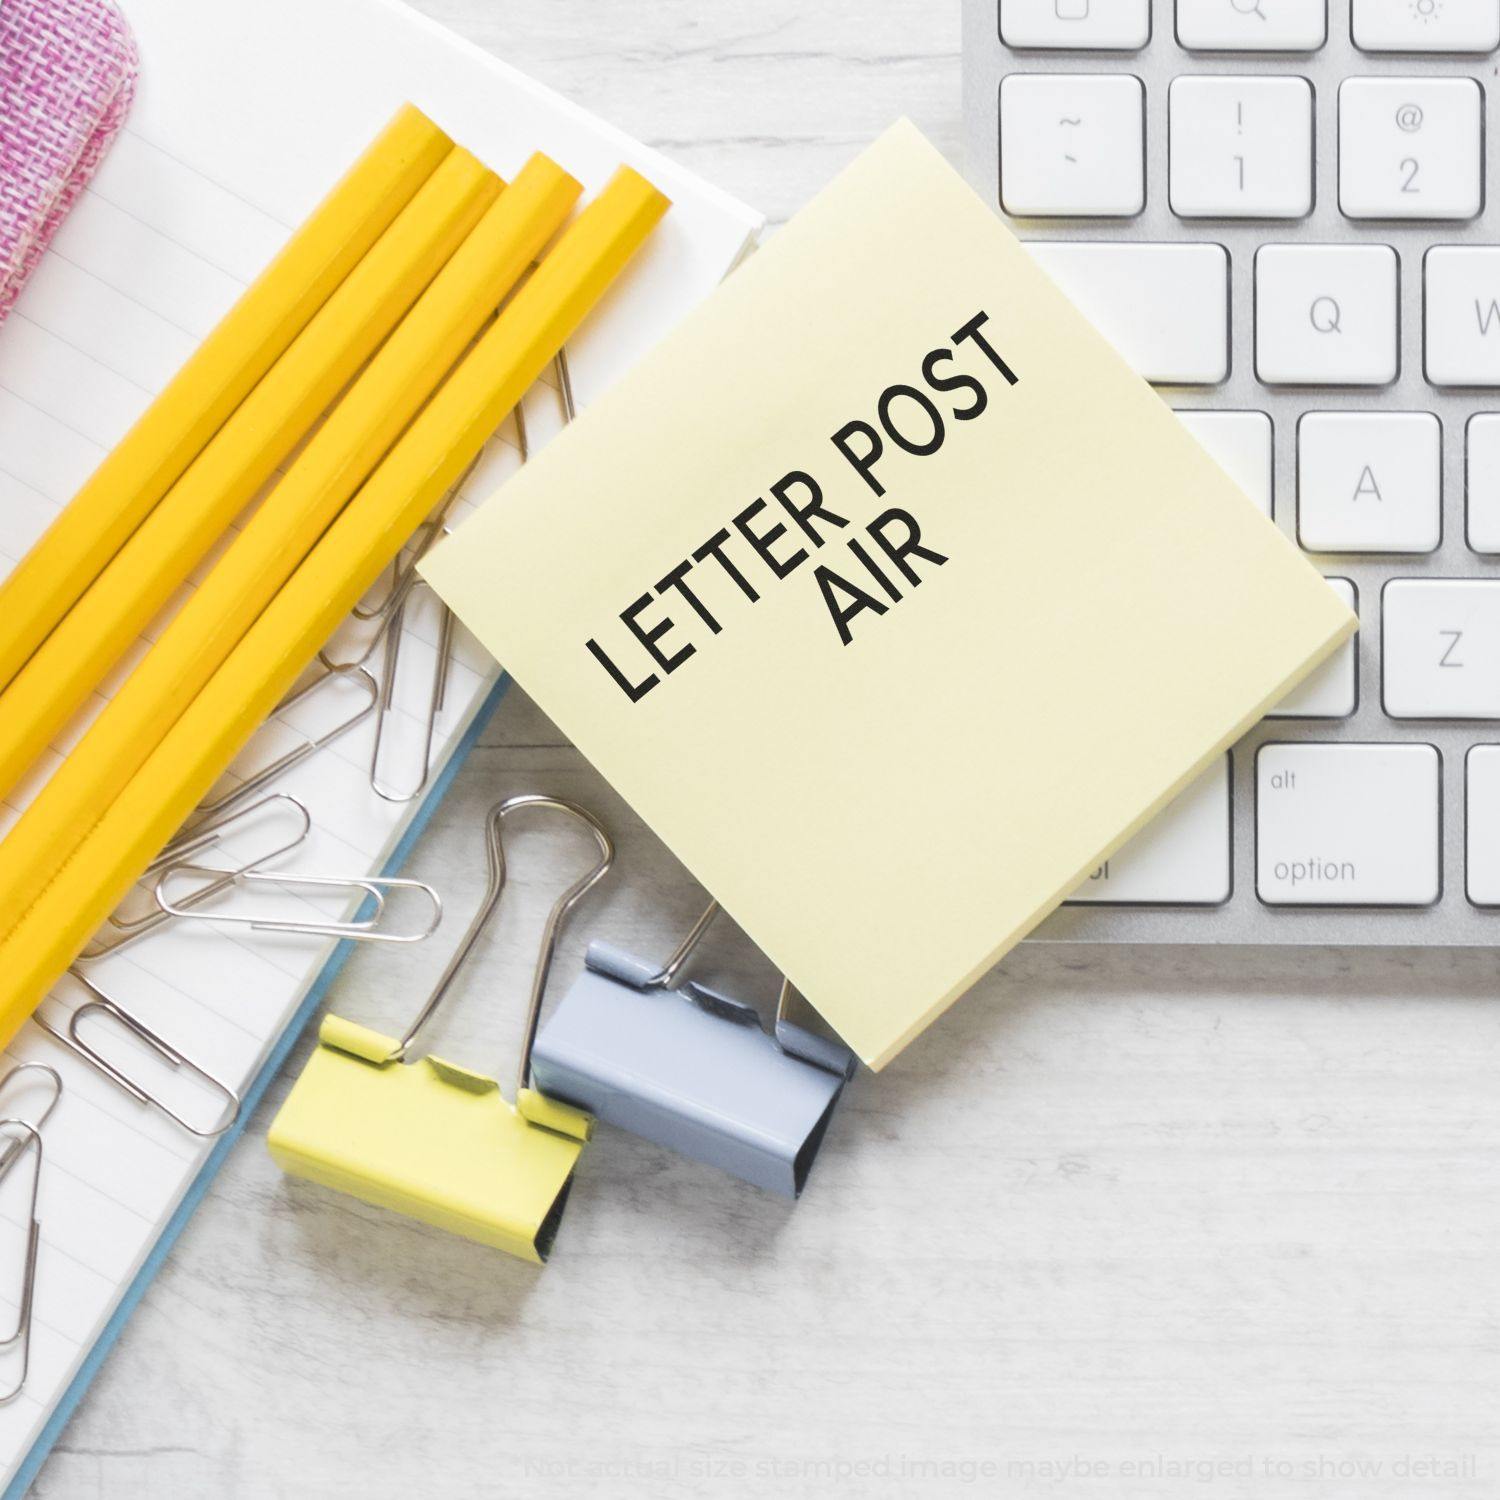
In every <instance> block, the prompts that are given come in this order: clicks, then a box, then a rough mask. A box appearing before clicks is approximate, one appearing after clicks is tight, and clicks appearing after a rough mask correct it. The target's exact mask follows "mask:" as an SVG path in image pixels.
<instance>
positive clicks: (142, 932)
mask: <svg viewBox="0 0 1500 1500" xmlns="http://www.w3.org/2000/svg"><path fill="white" fill-rule="evenodd" d="M273 808H274V809H275V810H276V811H277V812H282V811H285V812H289V813H290V814H291V816H292V819H293V821H294V823H295V825H296V831H295V832H294V833H292V834H291V835H290V836H287V837H282V838H281V841H280V842H279V843H277V844H275V845H274V846H273V847H272V848H269V849H263V850H260V851H258V852H257V853H255V854H253V855H251V856H250V857H249V858H248V859H245V860H242V861H241V862H240V864H239V865H237V866H236V867H235V868H234V869H232V870H222V871H220V872H218V874H219V878H218V879H217V880H216V881H213V882H211V883H210V884H208V885H205V886H203V887H201V888H200V889H198V890H196V891H194V892H193V893H192V894H191V895H190V896H187V897H184V898H183V900H182V901H181V902H180V903H179V904H180V905H182V906H188V907H191V906H196V905H198V904H199V903H200V902H203V901H209V900H211V899H212V898H213V897H214V896H216V895H218V893H219V892H220V891H222V890H225V889H226V888H227V887H228V886H230V885H232V884H233V883H234V881H235V879H236V878H237V877H239V876H241V875H247V874H249V873H250V871H252V870H258V869H260V868H261V867H262V866H264V865H268V864H270V863H272V862H273V861H274V860H277V859H280V858H281V857H282V856H283V855H285V854H290V853H291V852H292V850H293V849H296V848H298V847H299V846H300V845H301V844H303V843H304V842H306V839H307V836H308V834H309V833H310V832H311V831H312V815H311V814H310V813H309V812H308V810H307V805H306V803H304V802H303V801H302V800H301V799H300V798H298V797H294V796H292V794H291V793H290V792H271V793H269V794H267V795H266V796H264V797H262V798H260V799H259V800H258V801H256V802H252V803H251V804H250V805H249V806H248V807H240V808H234V807H231V808H230V809H229V811H227V812H219V813H217V814H215V815H214V816H212V817H208V818H204V819H203V820H202V822H199V823H195V824H193V826H192V827H191V828H190V829H188V830H187V831H186V832H184V833H179V834H178V835H177V837H176V838H175V839H173V840H172V842H171V843H170V844H168V845H167V846H166V848H165V849H163V850H162V852H161V853H160V854H158V855H157V856H156V858H155V859H154V860H152V861H151V863H150V864H149V865H147V866H146V868H145V870H144V871H143V872H142V874H141V880H142V881H146V880H149V879H151V877H152V876H154V875H157V874H159V873H160V872H161V871H162V870H163V869H166V868H167V867H168V866H170V865H173V864H175V863H179V862H181V861H184V860H186V859H187V858H188V857H189V856H191V855H193V854H198V853H201V852H202V851H203V850H205V849H209V848H212V847H214V846H215V845H217V844H219V843H222V842H223V840H224V839H225V838H226V837H228V836H229V835H230V834H231V833H232V832H234V831H235V830H236V829H238V828H241V827H244V826H245V825H247V824H250V823H253V822H254V821H256V820H257V819H258V818H260V817H261V816H262V815H264V814H266V813H267V812H268V811H269V810H270V809H273ZM170 920H171V918H170V916H169V915H168V913H166V912H164V911H163V910H162V909H161V907H160V906H159V905H158V904H157V903H156V901H155V899H154V897H153V899H152V902H151V904H150V906H149V907H148V908H147V909H146V910H145V911H143V912H141V913H139V914H138V915H134V916H130V915H126V914H125V912H124V908H123V907H116V909H115V910H114V911H113V912H112V913H111V914H110V916H109V918H108V919H107V921H106V922H105V927H106V928H108V929H109V931H108V933H107V934H105V933H104V930H103V929H101V930H100V932H99V933H96V934H95V935H94V937H93V939H92V940H91V941H90V943H89V945H88V947H87V948H85V949H84V950H83V952H82V953H80V954H79V955H78V958H77V959H76V960H75V962H78V963H93V962H95V961H96V960H98V959H101V958H107V957H108V956H109V955H110V954H111V953H118V952H119V951H120V949H121V948H124V947H126V946H127V945H128V944H130V943H134V942H137V941H138V940H139V939H141V938H143V937H146V936H147V935H148V934H149V933H152V932H155V931H156V930H157V928H159V927H160V926H161V925H162V924H163V923H164V922H167V921H170Z"/></svg>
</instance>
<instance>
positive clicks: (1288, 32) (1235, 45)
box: [1177, 0, 1328, 52]
mask: <svg viewBox="0 0 1500 1500" xmlns="http://www.w3.org/2000/svg"><path fill="white" fill-rule="evenodd" d="M1177 40H1178V41H1179V42H1180V43H1181V44H1182V45H1183V46H1184V47H1189V48H1193V49H1195V50H1200V51H1209V52H1316V51H1317V50H1318V48H1320V47H1321V46H1322V45H1323V44H1324V43H1325V42H1326V41H1327V40H1328V0H1177Z"/></svg>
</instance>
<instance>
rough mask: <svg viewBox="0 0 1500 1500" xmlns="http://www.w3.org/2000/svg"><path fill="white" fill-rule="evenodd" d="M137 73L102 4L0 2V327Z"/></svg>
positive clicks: (91, 0) (129, 46)
mask: <svg viewBox="0 0 1500 1500" xmlns="http://www.w3.org/2000/svg"><path fill="white" fill-rule="evenodd" d="M138 68H139V59H138V57H137V55H136V50H135V42H134V41H133V40H132V38H131V35H130V30H129V28H128V27H127V26H126V24H125V21H124V18H123V17H122V16H121V15H120V13H119V11H118V10H116V9H115V7H114V6H113V5H112V4H110V0H0V321H3V319H4V317H5V315H6V313H7V312H8V311H9V310H10V307H11V304H12V303H13V302H14V301H15V300H16V297H17V296H18V295H19V294H20V291H21V288H22V286H23V285H24V284H25V282H26V278H27V277H28V276H29V275H30V274H31V271H32V269H33V268H34V267H35V265H36V263H37V262H38V261H39V260H40V259H41V258H42V252H43V251H44V250H45V249H46V248H47V244H48V242H49V241H50V240H51V238H52V236H53V235H54V234H55V233H56V232H57V227H58V225H59V224H61V223H62V221H63V219H64V218H65V217H66V216H67V212H68V210H69V209H70V208H71V207H72V206H73V200H74V199H75V198H77V196H78V194H79V193H81V192H82V191H83V188H84V185H85V184H86V183H87V182H88V180H89V178H90V177H92V176H93V175H94V169H95V168H96V167H97V166H98V165H99V160H100V158H101V157H102V156H103V155H104V152H105V150H106V149H107V148H108V146H109V143H110V142H111V141H112V140H113V139H114V137H115V135H116V134H117V133H118V131H119V129H120V127H121V125H123V124H124V123H125V115H126V112H127V111H128V110H129V108H130V100H131V97H132V95H133V93H134V90H135V78H136V73H137V71H138Z"/></svg>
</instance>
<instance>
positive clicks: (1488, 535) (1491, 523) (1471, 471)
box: [1466, 412, 1500, 552]
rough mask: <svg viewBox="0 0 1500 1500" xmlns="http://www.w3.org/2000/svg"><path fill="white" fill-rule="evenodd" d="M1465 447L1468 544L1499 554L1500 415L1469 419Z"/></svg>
mask: <svg viewBox="0 0 1500 1500" xmlns="http://www.w3.org/2000/svg"><path fill="white" fill-rule="evenodd" d="M1466 447H1467V449H1468V454H1467V459H1468V461H1467V465H1466V469H1467V477H1468V484H1467V489H1468V498H1469V517H1468V520H1469V545H1470V546H1471V547H1472V548H1473V549H1474V551H1476V552H1500V415H1496V414H1495V413H1493V412H1483V413H1481V414H1480V415H1479V416H1476V417H1470V418H1469V427H1468V433H1467V441H1466Z"/></svg>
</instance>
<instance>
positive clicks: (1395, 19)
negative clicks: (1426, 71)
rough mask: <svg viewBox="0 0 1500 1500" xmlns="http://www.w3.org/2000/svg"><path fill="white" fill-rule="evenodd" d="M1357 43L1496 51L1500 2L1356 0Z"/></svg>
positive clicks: (1371, 48) (1370, 48)
mask: <svg viewBox="0 0 1500 1500" xmlns="http://www.w3.org/2000/svg"><path fill="white" fill-rule="evenodd" d="M1354 45H1355V46H1356V47H1360V48H1363V49H1364V51H1366V52H1493V51H1494V50H1495V48H1496V47H1500V0H1354Z"/></svg>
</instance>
